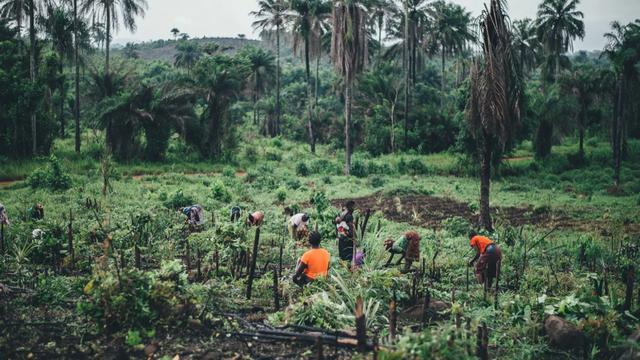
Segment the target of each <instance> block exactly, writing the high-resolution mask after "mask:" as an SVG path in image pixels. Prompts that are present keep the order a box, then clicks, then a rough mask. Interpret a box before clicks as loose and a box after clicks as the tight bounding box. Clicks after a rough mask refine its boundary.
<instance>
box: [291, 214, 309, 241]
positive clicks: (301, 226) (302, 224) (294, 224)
mask: <svg viewBox="0 0 640 360" xmlns="http://www.w3.org/2000/svg"><path fill="white" fill-rule="evenodd" d="M308 226H309V214H307V213H300V214H295V215H293V216H292V217H291V219H289V234H290V235H291V237H292V238H293V239H294V240H296V241H298V240H300V239H302V238H304V237H306V234H307V233H308V232H309V229H308Z"/></svg>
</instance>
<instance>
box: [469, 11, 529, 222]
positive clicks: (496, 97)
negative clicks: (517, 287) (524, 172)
mask: <svg viewBox="0 0 640 360" xmlns="http://www.w3.org/2000/svg"><path fill="white" fill-rule="evenodd" d="M482 17H483V19H482V21H481V23H480V31H481V35H482V50H483V55H484V61H483V63H480V61H479V60H478V61H476V62H475V63H474V66H473V68H472V70H471V88H470V94H469V99H468V103H467V109H466V117H467V122H468V123H469V126H470V128H471V129H472V131H473V136H474V138H475V139H476V141H477V142H478V144H479V146H478V149H479V150H478V151H479V152H480V154H479V158H480V167H481V175H480V224H481V225H482V226H483V227H484V228H485V229H487V230H489V231H492V230H493V226H492V222H491V213H490V210H489V195H490V189H491V164H492V161H493V158H494V156H500V153H501V149H504V148H505V147H506V145H507V144H508V143H509V139H510V138H511V135H512V133H513V130H514V127H515V124H516V123H517V122H518V120H519V118H520V99H521V95H522V86H521V81H520V78H519V75H518V71H517V62H516V61H515V60H514V56H513V55H514V54H513V53H514V49H513V48H512V40H511V35H510V31H509V28H508V25H507V14H506V13H505V12H504V10H503V5H502V0H491V5H490V8H489V10H488V12H486V11H485V12H484V13H483V15H482Z"/></svg>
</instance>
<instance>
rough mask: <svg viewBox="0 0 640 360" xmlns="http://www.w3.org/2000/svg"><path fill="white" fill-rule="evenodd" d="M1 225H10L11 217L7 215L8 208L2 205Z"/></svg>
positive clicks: (0, 210)
mask: <svg viewBox="0 0 640 360" xmlns="http://www.w3.org/2000/svg"><path fill="white" fill-rule="evenodd" d="M0 225H7V226H8V225H9V215H7V208H6V207H4V205H2V204H0Z"/></svg>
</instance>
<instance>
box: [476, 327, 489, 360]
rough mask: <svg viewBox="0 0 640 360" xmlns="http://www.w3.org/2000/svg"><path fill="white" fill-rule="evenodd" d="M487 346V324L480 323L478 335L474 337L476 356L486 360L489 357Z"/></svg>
mask: <svg viewBox="0 0 640 360" xmlns="http://www.w3.org/2000/svg"><path fill="white" fill-rule="evenodd" d="M487 346H488V333H487V325H486V324H484V323H482V325H478V337H477V339H476V356H477V357H478V358H480V359H481V360H487V359H488V358H489V354H488V351H487Z"/></svg>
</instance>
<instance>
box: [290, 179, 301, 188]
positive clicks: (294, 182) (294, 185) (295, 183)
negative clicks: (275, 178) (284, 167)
mask: <svg viewBox="0 0 640 360" xmlns="http://www.w3.org/2000/svg"><path fill="white" fill-rule="evenodd" d="M301 186H302V183H300V180H298V179H296V178H289V179H287V188H289V189H291V190H298V189H300V187H301Z"/></svg>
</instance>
